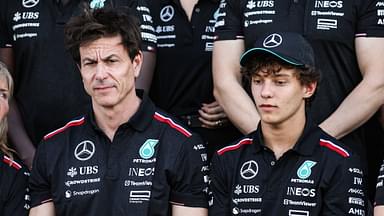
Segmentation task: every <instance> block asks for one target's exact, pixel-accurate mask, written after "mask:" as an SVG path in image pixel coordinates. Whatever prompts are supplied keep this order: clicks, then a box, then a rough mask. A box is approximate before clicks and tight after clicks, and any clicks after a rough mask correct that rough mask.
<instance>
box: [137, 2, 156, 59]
mask: <svg viewBox="0 0 384 216" xmlns="http://www.w3.org/2000/svg"><path fill="white" fill-rule="evenodd" d="M136 10H137V12H138V17H139V20H140V29H141V39H142V47H141V49H142V50H143V51H149V52H154V51H155V50H156V43H157V39H156V35H155V29H154V28H153V19H152V16H151V13H150V9H149V7H148V3H147V2H146V1H145V0H138V1H137V6H136Z"/></svg>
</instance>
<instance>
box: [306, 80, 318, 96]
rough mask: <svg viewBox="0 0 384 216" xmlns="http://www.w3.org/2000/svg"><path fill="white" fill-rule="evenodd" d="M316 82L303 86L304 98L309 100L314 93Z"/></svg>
mask: <svg viewBox="0 0 384 216" xmlns="http://www.w3.org/2000/svg"><path fill="white" fill-rule="evenodd" d="M316 87H317V82H312V83H309V84H307V85H305V86H304V98H310V97H312V95H313V94H314V93H315V91H316Z"/></svg>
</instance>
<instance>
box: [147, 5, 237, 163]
mask: <svg viewBox="0 0 384 216" xmlns="http://www.w3.org/2000/svg"><path fill="white" fill-rule="evenodd" d="M218 6H219V2H217V1H214V0H199V1H198V2H197V4H196V5H195V6H194V8H193V11H192V15H191V20H188V17H187V15H186V13H185V11H184V9H183V7H182V5H181V3H180V1H179V0H176V1H175V0H156V1H149V8H150V11H151V14H152V18H153V25H154V28H155V32H156V35H157V49H156V53H157V56H156V58H157V61H156V67H155V72H154V76H153V79H152V86H151V89H150V96H151V98H152V99H153V101H154V102H155V104H156V105H157V106H159V107H160V108H162V109H164V110H166V111H167V112H169V113H171V114H173V115H175V116H176V117H178V118H180V119H182V120H184V121H185V123H186V124H187V126H189V127H190V128H191V130H193V131H194V132H196V133H198V134H199V135H201V136H202V138H203V140H204V141H205V142H206V143H207V147H208V155H209V158H210V156H211V155H212V154H213V152H214V151H215V150H217V149H218V148H220V147H222V146H224V145H226V144H228V143H229V142H232V141H233V140H235V139H237V138H239V137H241V134H240V133H239V132H238V131H237V130H236V129H235V128H234V127H233V126H232V125H228V126H226V127H222V128H216V129H207V128H203V127H202V123H201V122H200V120H198V117H199V113H198V110H199V109H200V108H201V107H202V103H211V102H213V101H214V100H215V99H214V97H213V80H212V48H213V46H212V45H213V39H214V25H215V20H216V16H217V12H218ZM191 118H192V119H191Z"/></svg>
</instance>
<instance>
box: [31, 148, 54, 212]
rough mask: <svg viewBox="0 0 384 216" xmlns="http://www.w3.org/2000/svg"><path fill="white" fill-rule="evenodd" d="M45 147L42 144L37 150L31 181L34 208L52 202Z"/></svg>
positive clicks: (32, 205)
mask: <svg viewBox="0 0 384 216" xmlns="http://www.w3.org/2000/svg"><path fill="white" fill-rule="evenodd" d="M44 145H45V143H44V142H42V143H40V144H39V146H38V148H37V151H36V154H35V158H34V161H33V165H32V172H31V177H30V180H29V189H30V194H31V207H32V208H33V207H35V206H38V205H41V204H43V203H46V202H49V201H51V200H52V195H51V192H50V181H49V178H48V175H47V167H46V166H47V163H46V151H45V150H44Z"/></svg>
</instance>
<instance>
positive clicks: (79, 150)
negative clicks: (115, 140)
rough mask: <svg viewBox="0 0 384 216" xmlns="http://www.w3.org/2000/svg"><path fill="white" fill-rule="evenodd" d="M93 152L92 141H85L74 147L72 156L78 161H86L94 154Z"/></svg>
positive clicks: (94, 149) (93, 145)
mask: <svg viewBox="0 0 384 216" xmlns="http://www.w3.org/2000/svg"><path fill="white" fill-rule="evenodd" d="M95 151H96V148H95V144H93V142H92V141H89V140H85V141H83V142H81V143H79V144H78V145H77V146H76V148H75V152H74V155H75V157H76V159H77V160H79V161H87V160H89V159H90V158H91V157H92V156H93V155H94V154H95Z"/></svg>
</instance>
